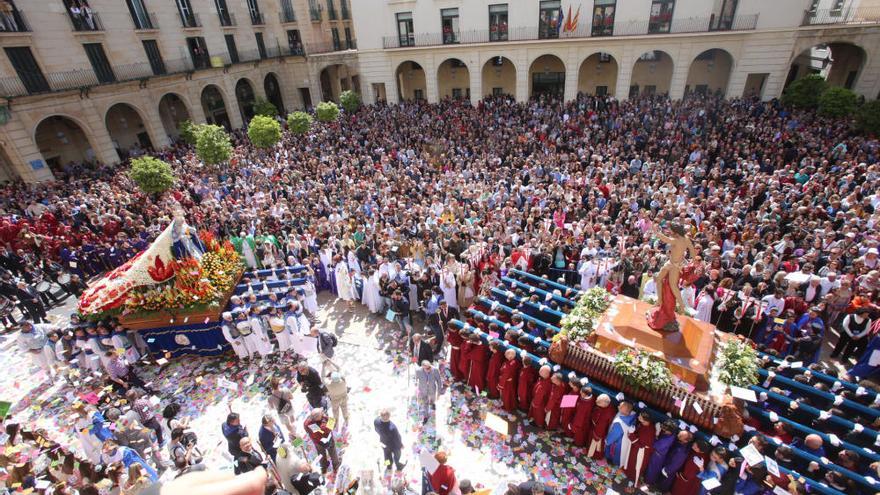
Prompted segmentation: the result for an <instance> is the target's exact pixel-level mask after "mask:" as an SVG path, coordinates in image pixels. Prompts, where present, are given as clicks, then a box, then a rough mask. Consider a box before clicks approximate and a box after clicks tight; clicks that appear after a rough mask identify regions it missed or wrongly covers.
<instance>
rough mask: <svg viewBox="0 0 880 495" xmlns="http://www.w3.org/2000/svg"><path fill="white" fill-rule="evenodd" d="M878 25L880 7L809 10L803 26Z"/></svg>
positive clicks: (805, 13)
mask: <svg viewBox="0 0 880 495" xmlns="http://www.w3.org/2000/svg"><path fill="white" fill-rule="evenodd" d="M876 23H880V7H857V8H852V7H847V8H845V9H816V10H807V11H805V12H804V20H803V22H801V26H816V25H823V24H876Z"/></svg>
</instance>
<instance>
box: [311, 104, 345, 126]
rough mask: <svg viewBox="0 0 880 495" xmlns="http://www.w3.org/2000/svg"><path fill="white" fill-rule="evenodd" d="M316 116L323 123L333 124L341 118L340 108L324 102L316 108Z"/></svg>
mask: <svg viewBox="0 0 880 495" xmlns="http://www.w3.org/2000/svg"><path fill="white" fill-rule="evenodd" d="M315 115H316V116H317V117H318V120H320V121H321V122H333V121H334V120H336V117H338V116H339V107H337V106H336V103H333V102H332V101H322V102H321V103H318V107H317V108H315Z"/></svg>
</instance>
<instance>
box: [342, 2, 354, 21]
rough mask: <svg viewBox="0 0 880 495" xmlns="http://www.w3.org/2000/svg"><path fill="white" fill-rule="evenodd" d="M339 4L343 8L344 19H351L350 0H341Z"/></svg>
mask: <svg viewBox="0 0 880 495" xmlns="http://www.w3.org/2000/svg"><path fill="white" fill-rule="evenodd" d="M339 6H340V7H341V8H342V19H343V20H348V19H351V14H350V13H349V11H348V0H339Z"/></svg>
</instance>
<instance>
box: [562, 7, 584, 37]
mask: <svg viewBox="0 0 880 495" xmlns="http://www.w3.org/2000/svg"><path fill="white" fill-rule="evenodd" d="M580 16H581V6H580V5H578V8H577V11H575V13H574V16H572V15H571V5H569V6H568V18H567V20H566V21H565V26H563V28H562V31H563V32H565V33H573V32H574V31H575V30H576V29H577V25H578V18H580Z"/></svg>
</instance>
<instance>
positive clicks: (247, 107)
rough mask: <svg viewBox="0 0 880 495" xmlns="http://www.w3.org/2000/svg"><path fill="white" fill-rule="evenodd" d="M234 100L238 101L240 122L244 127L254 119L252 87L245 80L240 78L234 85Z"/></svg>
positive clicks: (254, 96) (254, 98)
mask: <svg viewBox="0 0 880 495" xmlns="http://www.w3.org/2000/svg"><path fill="white" fill-rule="evenodd" d="M235 99H236V100H237V101H238V110H239V111H240V112H241V121H242V123H244V124H245V125H247V123H248V122H250V120H251V119H252V118H254V101H255V100H256V99H257V97H256V95H255V94H254V86H253V85H252V84H251V82H250V81H248V80H247V79H246V78H244V77H242V78H241V79H239V80H238V82H237V83H235Z"/></svg>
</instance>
